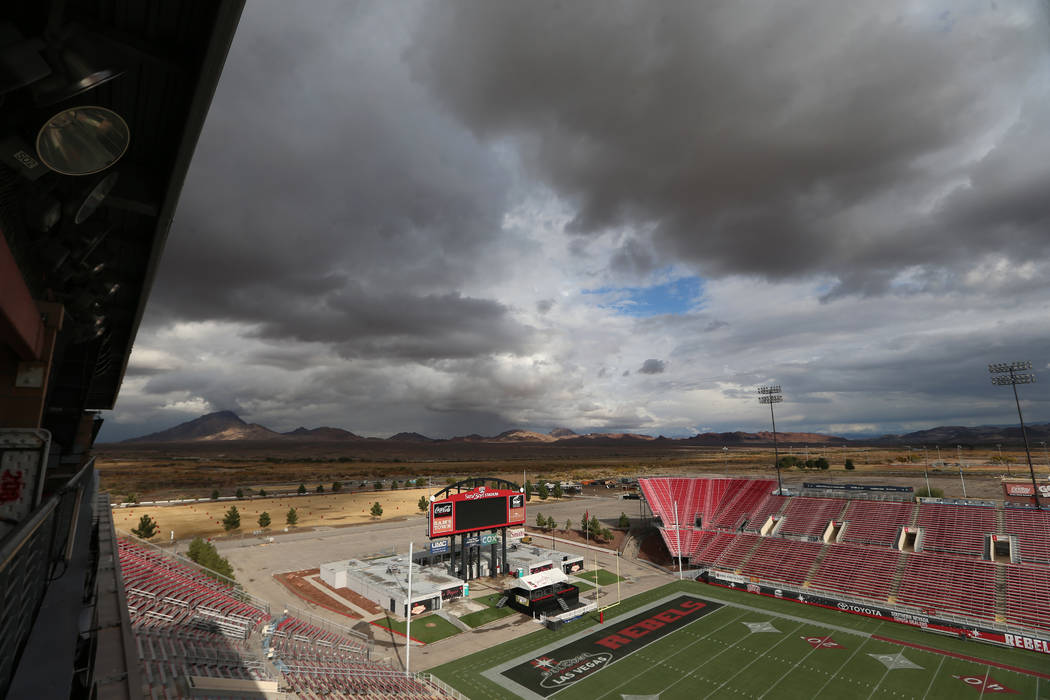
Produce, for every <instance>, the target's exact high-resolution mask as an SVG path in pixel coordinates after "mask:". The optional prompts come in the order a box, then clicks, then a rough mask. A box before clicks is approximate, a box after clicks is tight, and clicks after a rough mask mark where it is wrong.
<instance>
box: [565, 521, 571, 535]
mask: <svg viewBox="0 0 1050 700" xmlns="http://www.w3.org/2000/svg"><path fill="white" fill-rule="evenodd" d="M571 529H572V518H567V519H566V520H565V532H568V531H569V530H571Z"/></svg>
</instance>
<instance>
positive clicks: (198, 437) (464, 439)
mask: <svg viewBox="0 0 1050 700" xmlns="http://www.w3.org/2000/svg"><path fill="white" fill-rule="evenodd" d="M776 438H777V441H778V442H779V443H780V444H782V445H785V446H787V445H797V444H807V445H829V446H830V445H885V446H891V445H912V446H915V447H919V446H922V445H931V446H932V445H944V446H950V445H956V444H961V445H975V444H976V445H995V444H1000V443H1001V444H1003V445H1010V446H1016V445H1019V444H1021V430H1020V428H1019V427H1004V426H978V427H973V428H970V427H963V426H940V427H936V428H930V429H928V430H920V431H918V432H913V433H907V434H904V435H884V436H882V437H879V438H872V439H867V440H847V439H846V438H843V437H837V436H834V435H824V434H821V433H791V432H787V433H782V432H778V433H777V435H776ZM1028 439H1029V442H1031V443H1032V444H1033V446H1038V445H1039V443H1040V442H1041V441H1047V440H1050V423H1046V424H1042V425H1038V424H1037V425H1030V426H1028ZM225 441H277V442H282V443H294V442H311V443H312V442H324V443H333V442H352V441H356V442H397V443H416V444H423V443H436V442H441V443H457V442H458V443H485V444H493V443H509V444H521V443H558V444H559V445H578V446H585V445H593V446H601V445H628V444H646V443H664V444H667V445H669V446H678V445H681V446H684V447H685V446H705V447H721V446H723V445H732V446H742V445H770V444H772V443H773V434H772V433H770V432H765V431H761V432H757V433H746V432H741V431H736V432H727V433H702V434H699V435H694V436H692V437H688V438H666V437H663V436H660V437H652V436H651V435H641V434H637V433H588V434H585V435H581V434H579V433H576V432H574V431H572V430H570V429H568V428H555V429H554V430H552V431H550V432H549V433H538V432H533V431H530V430H507V431H505V432H502V433H500V434H499V435H494V436H491V437H488V436H484V435H477V434H472V435H462V436H459V437H454V438H449V439H434V438H429V437H427V436H426V435H420V434H419V433H412V432H401V433H397V434H395V435H392V436H391V437H389V438H377V437H362V436H360V435H357V434H355V433H352V432H350V431H349V430H343V429H342V428H331V427H327V426H322V427H319V428H305V427H299V428H296V429H295V430H290V431H288V432H285V433H281V432H277V431H275V430H271V429H270V428H267V427H265V426H262V425H259V424H258V423H247V422H245V421H244V420H243V419H241V418H240V416H238V415H237V414H236V413H234V412H233V411H217V412H215V413H209V414H207V415H205V416H201V417H200V418H195V419H193V420H191V421H187V422H185V423H180V424H179V425H176V426H175V427H173V428H168V429H167V430H162V431H160V432H156V433H151V434H149V435H143V436H142V437H137V438H131V439H129V440H124V441H123V443H122V444H142V443H206V442H225Z"/></svg>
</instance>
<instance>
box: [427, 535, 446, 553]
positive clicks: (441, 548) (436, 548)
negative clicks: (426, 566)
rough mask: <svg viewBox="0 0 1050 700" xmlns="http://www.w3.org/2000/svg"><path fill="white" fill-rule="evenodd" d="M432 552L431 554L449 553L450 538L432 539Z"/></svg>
mask: <svg viewBox="0 0 1050 700" xmlns="http://www.w3.org/2000/svg"><path fill="white" fill-rule="evenodd" d="M430 553H431V554H447V553H448V539H447V538H443V539H440V540H432V541H431V542H430Z"/></svg>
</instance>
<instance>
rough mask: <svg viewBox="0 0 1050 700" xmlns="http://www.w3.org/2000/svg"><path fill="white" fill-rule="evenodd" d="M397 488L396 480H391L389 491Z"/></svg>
mask: <svg viewBox="0 0 1050 700" xmlns="http://www.w3.org/2000/svg"><path fill="white" fill-rule="evenodd" d="M397 486H398V483H397V479H392V480H391V481H390V488H391V489H396V488H397Z"/></svg>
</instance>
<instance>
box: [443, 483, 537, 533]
mask: <svg viewBox="0 0 1050 700" xmlns="http://www.w3.org/2000/svg"><path fill="white" fill-rule="evenodd" d="M429 517H430V527H429V534H430V536H431V537H445V536H446V535H458V534H460V533H464V532H477V531H479V530H492V529H495V528H500V527H513V526H519V525H524V524H525V494H523V493H521V492H520V491H512V490H510V489H486V488H485V487H484V486H479V487H478V488H476V489H474V490H472V491H464V492H463V493H454V494H450V495H449V496H448V497H446V498H443V499H441V500H440V501H433V502H431V504H430V511H429Z"/></svg>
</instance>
